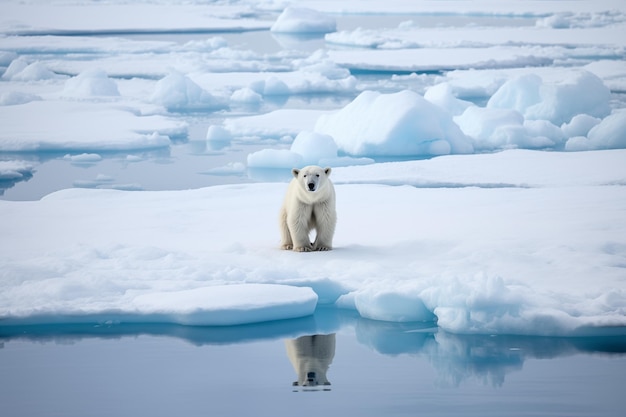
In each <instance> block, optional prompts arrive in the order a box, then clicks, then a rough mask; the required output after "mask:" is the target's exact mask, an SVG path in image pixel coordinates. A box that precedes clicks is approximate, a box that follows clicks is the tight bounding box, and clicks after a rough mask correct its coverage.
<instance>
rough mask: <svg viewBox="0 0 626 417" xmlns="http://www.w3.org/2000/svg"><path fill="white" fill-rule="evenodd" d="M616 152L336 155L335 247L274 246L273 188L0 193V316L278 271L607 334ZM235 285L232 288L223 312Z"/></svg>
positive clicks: (274, 275)
mask: <svg viewBox="0 0 626 417" xmlns="http://www.w3.org/2000/svg"><path fill="white" fill-rule="evenodd" d="M624 158H626V153H624V151H596V152H581V153H546V152H538V151H505V152H501V153H497V154H490V155H481V156H480V158H478V157H476V156H471V155H460V156H449V157H441V158H438V159H434V160H428V161H407V162H403V163H388V164H375V165H368V166H362V167H358V169H357V168H337V169H336V170H334V171H333V177H334V180H335V183H336V189H337V195H338V214H339V223H338V228H337V234H336V237H335V246H336V248H335V250H333V251H331V252H329V253H311V254H305V255H303V254H297V253H293V252H290V251H281V250H280V249H278V238H279V236H278V229H277V224H276V223H277V221H276V218H277V213H278V209H279V206H280V203H281V200H282V196H283V194H284V192H285V187H286V185H285V184H282V183H278V184H249V185H233V186H219V187H209V188H205V189H199V190H189V191H171V192H142V193H129V192H120V191H110V190H78V189H74V190H66V191H60V192H57V193H54V194H51V195H49V196H47V197H46V198H44V199H43V200H41V201H32V202H10V201H0V217H2V218H4V219H11V221H10V222H3V223H2V225H1V226H0V228H1V230H0V231H1V234H2V236H3V248H2V252H3V256H2V259H1V261H0V262H1V264H2V265H0V266H1V268H0V270H1V271H2V272H1V274H2V275H1V276H2V280H1V281H0V282H1V283H2V284H1V285H2V291H0V294H2V295H1V296H0V297H1V298H0V300H1V302H0V306H2V310H1V311H0V315H1V316H2V318H3V322H4V323H5V324H8V323H19V322H24V321H25V322H35V321H41V320H44V321H54V320H68V319H71V320H113V321H116V320H118V321H124V320H134V321H138V320H144V319H145V320H150V317H153V320H155V319H156V318H155V317H157V318H158V319H160V320H166V321H172V322H179V323H190V322H194V323H195V322H198V323H199V322H201V321H202V318H203V317H205V316H204V315H203V313H202V312H203V311H204V309H207V310H210V308H211V302H210V300H211V298H210V297H209V296H208V295H207V296H206V297H205V298H203V296H197V294H204V293H203V291H205V290H203V288H212V287H214V286H223V285H232V286H238V285H243V284H280V285H286V286H296V287H310V288H312V289H313V291H314V292H315V293H317V294H318V296H319V300H320V301H319V302H322V303H326V304H328V303H330V304H336V305H337V306H338V307H342V308H352V309H356V310H357V311H358V312H359V313H360V314H362V315H363V316H364V317H368V318H372V319H379V320H392V321H420V320H435V319H436V320H437V323H438V325H439V326H440V327H442V328H444V329H446V330H449V331H452V332H460V333H466V332H476V333H516V334H544V335H545V334H559V335H568V334H570V335H571V334H585V333H590V332H594V331H595V332H599V331H603V330H602V329H604V331H610V330H611V329H617V328H618V326H626V319H625V318H626V314H625V313H626V312H625V311H624V308H625V306H626V290H625V287H624V278H625V275H624V259H625V255H626V252H625V251H626V241H625V240H624V236H626V223H625V222H624V219H625V218H626V217H625V216H624V213H625V212H626V188H625V187H624V184H626V165H625V164H623V163H622V162H623V160H624ZM411 182H412V183H413V186H407V185H399V186H396V185H395V184H405V183H409V184H410V183H411ZM384 184H392V185H384ZM196 291H198V292H196ZM206 291H208V290H206ZM241 291H243V292H244V293H245V291H246V287H242V289H241ZM154 294H158V295H154ZM168 294H170V295H171V297H173V298H171V299H170V298H169V297H170V295H168ZM187 295H188V296H189V297H191V299H192V300H193V303H192V304H191V305H193V306H194V309H191V310H190V309H189V304H188V303H187V302H184V300H183V299H184V298H185V297H186V296H187ZM283 295H284V298H283V301H284V302H285V303H287V304H288V305H289V306H291V307H289V306H281V307H279V308H278V310H279V312H280V314H281V315H282V316H281V317H282V318H286V317H288V316H291V315H293V316H294V317H296V316H300V315H302V314H303V311H307V308H309V307H310V303H311V300H312V296H311V295H310V296H302V294H301V293H294V294H291V293H289V292H288V291H285V293H284V294H283ZM241 297H243V295H241V294H240V293H239V292H238V290H237V289H233V290H232V293H231V297H226V298H228V300H230V301H228V300H227V301H225V303H226V307H225V308H224V312H223V314H224V315H226V317H228V315H229V313H228V311H230V310H229V309H233V310H236V311H240V310H241V309H242V307H237V306H238V305H239V304H238V303H240V302H241V299H242V298H241ZM299 297H302V298H299ZM146 299H148V300H154V299H157V300H159V302H160V303H162V304H159V306H161V307H160V309H157V308H156V307H155V305H154V304H150V308H146V309H145V310H144V309H143V308H142V307H141V306H143V305H144V304H142V303H140V301H141V300H144V301H145V300H146ZM174 299H175V300H179V301H180V302H173V301H172V300H174ZM203 299H205V300H206V303H203V302H202V300H203ZM261 299H262V298H261ZM303 299H304V300H303ZM155 302H156V301H155ZM231 303H232V305H231ZM303 303H304V304H306V306H308V307H305V306H304V305H303ZM161 309H165V310H166V311H167V314H166V313H164V312H163V311H162V310H161ZM157 311H158V312H159V313H158V314H157ZM142 315H144V318H139V317H137V316H142ZM146 315H147V316H148V317H147V318H146V317H145V316H146ZM151 315H152V316H151ZM155 315H156V316H155ZM190 315H191V316H190ZM165 316H166V317H165ZM68 317H69V318H68ZM237 317H238V320H239V322H244V321H247V319H246V318H245V317H249V316H246V315H245V314H243V313H242V314H238V315H237ZM206 320H207V323H209V322H211V320H212V319H210V318H206ZM223 320H228V319H227V318H224V319H223ZM234 321H236V320H235V319H234V318H233V322H234Z"/></svg>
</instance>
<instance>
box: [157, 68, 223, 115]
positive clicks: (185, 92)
mask: <svg viewBox="0 0 626 417" xmlns="http://www.w3.org/2000/svg"><path fill="white" fill-rule="evenodd" d="M150 99H151V101H152V102H153V103H156V104H160V105H162V106H163V107H165V108H166V109H168V110H170V111H185V110H206V109H217V108H222V107H225V103H223V102H222V101H221V100H219V99H217V98H215V97H213V95H211V94H210V93H209V92H208V91H205V90H204V89H202V87H200V86H199V85H198V84H196V83H194V82H193V81H192V80H190V79H189V78H188V77H187V76H185V75H183V74H181V73H179V72H176V71H172V72H171V73H170V74H169V75H167V76H166V77H165V78H162V79H161V80H159V82H157V84H156V86H155V89H154V92H153V93H152V96H151V98H150Z"/></svg>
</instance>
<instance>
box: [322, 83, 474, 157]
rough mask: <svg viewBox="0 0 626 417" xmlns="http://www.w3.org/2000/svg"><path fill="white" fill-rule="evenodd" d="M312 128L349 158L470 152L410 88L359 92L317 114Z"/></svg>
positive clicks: (442, 115) (445, 116)
mask: <svg viewBox="0 0 626 417" xmlns="http://www.w3.org/2000/svg"><path fill="white" fill-rule="evenodd" d="M315 130H316V131H317V132H320V133H325V134H328V135H330V136H332V137H333V138H335V141H336V142H337V145H338V147H339V149H340V150H342V151H344V152H346V153H348V154H350V155H368V156H400V155H409V156H410V155H444V154H449V153H471V152H472V151H473V147H472V144H471V142H470V139H469V138H468V137H467V136H465V134H463V132H461V130H460V129H459V127H458V126H457V125H456V124H455V123H454V122H453V121H452V117H451V116H450V114H449V113H447V112H446V111H444V110H442V109H441V108H439V107H438V106H436V105H434V104H432V103H431V102H429V101H427V100H425V99H424V98H423V97H422V96H420V95H419V94H417V93H414V92H412V91H409V90H404V91H401V92H399V93H394V94H381V93H378V92H374V91H365V92H363V93H361V94H360V95H359V96H358V97H357V98H356V99H354V101H352V102H351V103H350V104H348V105H347V106H346V107H344V108H343V109H342V110H340V111H339V112H337V113H334V114H330V115H323V116H321V117H320V118H319V119H318V121H317V124H316V125H315Z"/></svg>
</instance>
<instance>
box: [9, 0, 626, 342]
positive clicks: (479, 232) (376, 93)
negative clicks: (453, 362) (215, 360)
mask: <svg viewBox="0 0 626 417" xmlns="http://www.w3.org/2000/svg"><path fill="white" fill-rule="evenodd" d="M77 5H80V6H81V7H76V6H77ZM383 14H384V15H385V16H386V17H391V18H397V19H396V20H397V22H396V23H394V24H393V25H391V26H390V27H347V26H349V24H348V23H349V20H350V18H354V17H356V16H370V17H371V16H380V15H383ZM434 17H438V18H441V19H442V20H441V21H442V22H444V23H443V24H438V25H436V26H433V27H430V26H429V25H428V24H427V19H432V18H434ZM447 17H454V18H458V19H461V20H460V21H463V22H465V21H466V22H467V24H466V25H457V26H453V25H452V24H451V23H450V20H446V19H447ZM462 19H465V20H462ZM490 19H495V20H496V21H498V22H499V23H498V24H492V23H489V20H490ZM507 19H509V20H511V22H513V21H514V22H515V23H510V24H509V23H508V21H507ZM474 20H475V21H474ZM357 21H358V20H357ZM425 23H426V24H425ZM625 25H626V3H620V2H615V1H612V0H594V1H579V0H577V1H573V0H572V1H570V0H563V1H558V2H554V1H535V2H524V1H507V2H502V1H495V0H480V1H472V2H469V1H456V0H451V1H446V2H442V1H432V0H422V1H420V2H406V1H401V0H386V1H356V0H343V1H329V0H315V1H309V0H300V1H293V2H289V3H285V2H278V1H268V2H260V3H259V2H252V1H247V0H244V1H241V2H235V3H232V2H217V3H215V2H213V3H210V4H208V3H206V2H196V1H190V2H185V4H181V5H176V6H173V5H171V4H169V2H165V1H153V2H139V3H132V2H127V1H117V0H111V1H107V2H95V3H93V2H92V3H85V2H80V1H70V2H54V3H50V2H44V1H40V0H34V1H29V2H22V1H17V0H8V1H4V2H2V4H1V5H0V75H1V78H0V125H1V126H2V128H1V129H0V182H1V183H2V186H3V187H4V188H6V187H10V186H13V185H14V184H16V183H18V182H19V181H24V180H27V179H29V178H32V177H33V176H34V175H37V171H38V169H41V168H42V166H43V164H44V163H45V162H42V161H43V159H40V158H38V157H37V156H38V155H39V154H40V153H47V152H51V151H52V152H55V153H57V154H58V155H59V156H58V159H60V160H63V161H64V162H67V163H69V164H72V165H74V166H78V167H80V169H87V167H89V166H92V165H97V164H101V163H102V162H103V161H105V160H106V157H107V153H108V152H123V153H125V155H124V157H123V158H124V161H126V162H127V163H129V162H138V161H143V159H144V156H143V155H142V156H138V155H126V153H132V152H131V151H133V150H145V149H152V148H158V149H161V150H163V151H164V152H167V151H168V150H170V149H172V148H173V147H174V146H175V144H176V142H177V141H183V142H184V141H186V140H187V139H188V138H189V136H190V134H191V132H194V133H195V135H196V139H195V140H196V142H198V144H197V149H200V150H201V151H200V153H202V152H203V151H204V152H206V153H207V154H208V153H209V150H212V149H215V148H220V147H221V148H228V149H231V150H234V152H240V151H241V150H242V149H243V150H245V151H248V150H249V151H248V152H246V154H244V155H243V157H242V158H240V159H239V160H238V161H236V162H234V161H231V160H224V161H221V162H220V165H217V166H214V167H213V168H210V169H209V168H208V167H207V168H205V169H202V172H201V174H207V175H210V176H212V177H218V178H219V177H220V176H221V179H223V178H224V177H225V176H237V177H241V178H243V177H246V176H247V175H249V176H251V177H252V178H255V179H256V177H254V175H252V174H251V172H252V171H253V170H255V169H266V168H272V169H273V170H274V171H277V172H284V173H285V177H287V178H288V177H289V173H290V170H291V168H293V167H294V166H301V165H306V164H319V165H324V166H326V165H328V166H333V167H336V169H333V174H332V178H333V180H334V182H335V184H336V189H337V196H338V212H339V222H338V228H337V234H336V237H335V244H336V248H335V249H334V250H333V251H331V252H329V253H310V254H295V253H291V252H286V251H280V250H279V249H278V247H277V246H278V237H279V236H278V227H277V214H278V208H279V206H280V203H281V201H282V197H283V194H284V191H285V188H286V184H284V183H247V184H238V185H220V186H215V187H209V188H202V189H192V190H181V191H160V192H150V191H145V192H127V191H126V192H125V191H120V190H141V189H143V187H142V185H141V184H139V183H136V182H130V181H129V182H127V183H119V184H118V183H117V182H116V180H115V176H113V175H107V174H108V173H102V174H93V175H91V176H90V177H89V179H87V180H85V179H83V180H75V181H73V183H72V182H70V184H73V185H74V187H76V188H74V189H68V190H62V191H58V192H55V193H52V194H50V195H48V196H46V197H44V198H43V199H41V200H40V201H24V202H12V201H1V200H0V219H2V222H0V325H10V324H16V323H42V322H45V323H53V322H62V321H75V322H106V321H113V322H115V321H121V322H125V321H132V322H171V323H179V324H204V325H231V324H243V323H252V322H259V321H266V320H278V319H287V318H295V317H302V316H304V315H308V314H311V313H312V312H313V310H314V309H315V307H316V306H317V305H322V304H323V305H332V306H334V307H336V308H346V309H353V310H355V311H356V312H358V313H359V314H360V315H361V316H363V317H366V318H370V319H375V320H388V321H396V322H403V321H426V322H432V323H437V325H438V326H440V327H441V328H443V329H445V330H448V331H451V332H457V333H484V334H492V333H496V334H506V333H515V334H533V335H537V334H541V335H584V334H592V333H610V332H621V333H623V332H624V329H625V328H626V272H625V271H626V269H625V266H626V240H625V236H626V230H625V229H626V188H625V185H626V163H624V162H625V161H626V153H625V152H626V151H625V150H624V149H626V111H625V109H626V100H625V99H624V92H625V91H626V64H625V62H626V52H625V51H626V50H625V48H626V40H625V39H626V38H625V37H624V36H623V33H624V30H625V27H626V26H625ZM233 34H234V36H233ZM242 34H248V35H250V36H249V37H247V38H246V37H243V36H239V37H237V36H238V35H242ZM94 35H97V36H94ZM157 35H159V36H157ZM161 35H168V36H170V35H171V37H169V38H168V37H167V36H161ZM179 35H182V36H179ZM190 35H193V36H190ZM254 38H258V39H254ZM255 42H257V43H264V44H265V46H268V45H269V46H268V49H267V51H262V52H261V51H257V50H255V49H254V46H250V45H253V44H254V43H255ZM270 44H271V45H270ZM305 44H306V46H304V45H305ZM309 45H315V47H314V48H311V49H309ZM319 103H323V104H319ZM203 124H204V125H203ZM197 125H201V126H205V127H204V129H205V130H202V132H201V133H200V134H198V133H197ZM194 129H196V130H194ZM248 145H252V148H246V146H248ZM16 152H19V154H16ZM489 152H490V153H489ZM217 153H218V152H216V154H217ZM434 156H436V157H435V158H433V159H428V160H420V159H423V158H425V157H434ZM383 161H386V162H383ZM244 162H245V163H244ZM133 165H139V164H133ZM205 178H206V177H205ZM5 185H6V186H5ZM4 188H3V189H4ZM86 188H90V189H86ZM95 188H114V189H117V190H114V189H109V190H105V189H95Z"/></svg>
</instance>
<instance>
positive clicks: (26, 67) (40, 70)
mask: <svg viewBox="0 0 626 417" xmlns="http://www.w3.org/2000/svg"><path fill="white" fill-rule="evenodd" d="M55 78H63V76H61V75H58V74H55V73H54V72H52V71H50V70H49V69H48V67H46V65H45V64H43V63H41V62H33V63H31V64H29V63H28V61H26V59H24V58H21V57H20V58H17V59H15V60H13V61H12V62H11V64H10V65H9V67H8V68H7V69H6V71H5V72H4V74H2V79H3V80H10V81H43V80H50V79H55Z"/></svg>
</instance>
